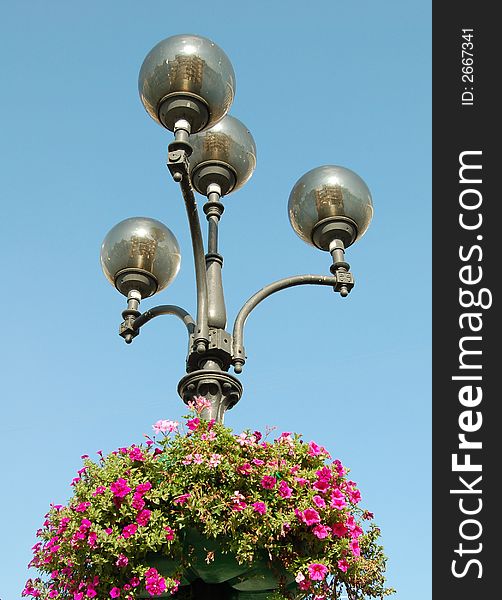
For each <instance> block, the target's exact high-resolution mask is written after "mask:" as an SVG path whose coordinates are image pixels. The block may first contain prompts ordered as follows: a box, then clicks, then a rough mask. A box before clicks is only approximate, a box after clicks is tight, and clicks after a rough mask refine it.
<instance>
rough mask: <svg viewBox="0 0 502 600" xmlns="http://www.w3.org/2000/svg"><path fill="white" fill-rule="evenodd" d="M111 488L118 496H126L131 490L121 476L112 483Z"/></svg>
mask: <svg viewBox="0 0 502 600" xmlns="http://www.w3.org/2000/svg"><path fill="white" fill-rule="evenodd" d="M110 490H111V491H112V492H113V495H114V496H115V497H116V498H124V497H125V496H127V494H128V493H129V492H130V491H131V488H130V487H129V486H128V485H127V481H126V480H125V479H122V478H121V477H120V478H119V479H117V481H115V482H113V483H112V484H111V485H110Z"/></svg>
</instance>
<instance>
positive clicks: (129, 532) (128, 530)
mask: <svg viewBox="0 0 502 600" xmlns="http://www.w3.org/2000/svg"><path fill="white" fill-rule="evenodd" d="M136 531H138V526H137V525H136V523H131V524H130V525H126V526H125V527H124V529H122V537H124V538H126V539H127V538H130V537H132V536H133V535H134V534H135V533H136Z"/></svg>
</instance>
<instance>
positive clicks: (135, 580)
mask: <svg viewBox="0 0 502 600" xmlns="http://www.w3.org/2000/svg"><path fill="white" fill-rule="evenodd" d="M129 583H130V584H131V587H133V588H135V587H138V585H139V584H140V583H141V581H140V580H139V579H138V578H137V577H133V578H132V579H130V580H129Z"/></svg>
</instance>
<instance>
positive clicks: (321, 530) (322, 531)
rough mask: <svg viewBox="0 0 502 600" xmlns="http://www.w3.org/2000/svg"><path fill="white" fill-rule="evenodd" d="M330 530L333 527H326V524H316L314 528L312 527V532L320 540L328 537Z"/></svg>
mask: <svg viewBox="0 0 502 600" xmlns="http://www.w3.org/2000/svg"><path fill="white" fill-rule="evenodd" d="M330 532H331V529H330V528H329V527H326V525H316V526H315V527H314V529H312V533H313V534H314V535H315V536H316V537H317V538H319V539H320V540H323V539H324V538H327V537H328V535H329V534H330Z"/></svg>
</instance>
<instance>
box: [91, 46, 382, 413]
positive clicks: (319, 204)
mask: <svg viewBox="0 0 502 600" xmlns="http://www.w3.org/2000/svg"><path fill="white" fill-rule="evenodd" d="M139 92H140V97H141V101H142V103H143V105H144V107H145V109H146V111H147V112H148V114H149V115H150V116H151V117H152V118H153V119H154V120H155V121H157V122H158V123H159V124H160V125H161V126H163V127H165V128H166V129H168V130H170V131H172V132H173V133H174V140H173V141H172V142H171V143H170V144H169V146H168V161H167V166H168V168H169V171H170V173H171V175H172V178H173V180H174V181H175V182H177V183H178V184H179V187H180V190H181V195H182V197H183V200H184V203H185V207H186V211H187V216H188V224H189V229H190V235H191V240H192V247H193V257H194V263H195V277H196V289H197V313H196V316H195V317H192V316H191V315H190V314H189V313H188V312H187V311H186V310H184V309H183V308H181V307H179V306H177V305H171V304H169V305H160V306H156V307H154V308H150V309H148V310H146V311H145V312H143V313H141V312H140V310H139V306H140V302H141V301H142V300H143V299H144V298H148V297H150V296H153V295H154V294H156V293H157V292H160V291H161V290H163V289H164V288H166V287H167V286H168V285H169V284H170V283H171V282H172V280H173V279H174V278H175V276H176V274H177V272H178V269H179V266H180V250H179V245H178V242H177V240H176V238H175V236H174V235H173V233H172V232H171V231H170V230H169V229H168V228H167V227H166V226H165V225H163V224H162V223H160V222H159V221H157V220H154V219H150V218H145V217H140V218H130V219H126V220H124V221H122V222H121V223H119V224H118V225H116V226H115V227H113V228H112V229H111V230H110V232H109V233H108V234H107V236H106V237H105V239H104V242H103V245H102V248H101V264H102V267H103V271H104V273H105V275H106V277H107V279H108V280H109V281H110V283H111V284H112V285H113V286H114V287H115V288H116V289H117V290H118V291H119V292H120V293H122V294H123V295H124V296H126V297H127V308H126V309H125V310H124V311H123V313H122V317H123V319H124V320H123V322H122V324H121V325H120V335H121V336H122V337H123V338H124V340H125V341H126V342H127V343H131V342H132V340H133V339H134V338H135V337H136V336H137V335H138V334H139V332H140V330H141V328H142V327H143V326H144V325H145V324H146V323H147V322H148V321H150V320H151V319H153V318H154V317H156V316H159V315H166V314H171V315H175V316H177V317H179V318H180V319H182V320H183V322H184V323H185V325H186V329H187V334H188V354H187V358H186V375H185V376H184V377H183V378H182V379H181V381H180V382H179V384H178V393H179V395H180V396H181V398H182V399H183V400H184V401H185V402H188V401H190V400H191V399H192V398H193V397H194V396H203V397H205V398H206V399H208V400H209V401H210V403H211V406H210V408H207V409H206V411H205V414H204V415H203V416H204V417H205V418H207V419H215V420H216V421H219V422H222V421H223V416H224V413H225V411H226V410H228V409H230V408H232V407H233V406H234V405H235V404H236V403H237V402H238V401H239V399H240V398H241V395H242V384H241V382H240V381H239V379H238V378H237V377H236V376H235V375H232V374H230V373H229V372H228V371H229V369H230V367H232V366H233V368H234V371H235V373H236V374H239V373H240V372H241V371H242V368H243V366H244V363H245V361H246V354H245V350H244V326H245V323H246V319H247V317H248V316H249V314H250V313H251V311H252V310H253V309H254V308H255V307H256V306H257V305H258V304H259V303H260V302H261V301H262V300H264V299H265V298H267V297H268V296H270V295H271V294H273V293H275V292H278V291H280V290H283V289H286V288H289V287H293V286H297V285H307V284H309V285H312V284H313V285H324V286H330V287H332V288H333V290H334V291H335V292H338V293H339V294H340V295H341V296H342V297H345V296H347V295H348V293H349V292H350V290H351V289H352V287H353V286H354V278H353V276H352V274H351V273H350V267H349V264H348V263H347V262H346V261H345V251H346V249H347V248H348V247H349V246H350V245H352V244H353V243H354V242H356V241H357V240H358V239H359V238H360V237H361V236H362V235H363V234H364V233H365V231H366V229H367V228H368V226H369V224H370V221H371V218H372V214H373V205H372V200H371V194H370V192H369V190H368V188H367V186H366V184H365V183H364V181H363V180H362V179H361V178H360V177H359V176H358V175H357V174H356V173H354V172H353V171H351V170H349V169H346V168H344V167H340V166H322V167H318V168H315V169H312V170H311V171H309V172H308V173H306V174H305V175H303V176H302V177H301V178H300V179H299V180H298V181H297V182H296V184H295V186H294V187H293V190H292V191H291V194H290V196H289V204H288V211H289V219H290V222H291V225H292V227H293V229H294V230H295V232H296V233H297V234H298V236H299V237H300V238H301V239H302V240H304V241H305V242H306V243H308V244H310V245H312V246H314V247H316V248H319V249H320V250H324V251H326V252H329V253H330V254H331V257H332V264H331V266H330V271H331V275H296V276H292V277H286V278H284V279H281V280H279V281H275V282H274V283H271V284H269V285H266V286H265V287H263V288H262V289H261V290H259V291H258V292H257V293H256V294H254V295H253V296H251V298H249V300H247V302H245V304H244V305H243V306H242V308H241V309H240V311H239V313H238V315H237V317H236V319H235V322H234V325H233V329H232V332H231V333H230V331H227V314H226V308H225V300H224V292H223V284H222V265H223V257H222V255H221V254H220V252H219V250H218V235H219V222H220V220H221V218H222V215H223V212H224V204H223V202H222V200H223V199H224V198H225V197H226V196H227V195H229V194H231V193H233V192H235V191H237V190H238V189H239V188H241V187H242V186H243V185H244V184H245V183H246V182H247V181H248V180H249V178H250V177H251V175H252V173H253V171H254V168H255V165H256V147H255V143H254V140H253V137H252V135H251V133H250V132H249V131H248V130H247V128H246V127H245V126H244V125H243V124H242V123H241V121H239V120H238V119H236V118H235V117H233V116H230V115H229V114H228V111H229V109H230V106H231V104H232V101H233V98H234V93H235V75H234V71H233V68H232V65H231V63H230V61H229V59H228V57H227V56H226V54H225V53H224V52H223V51H222V50H221V49H220V48H219V47H218V46H217V45H216V44H214V43H213V42H212V41H211V40H209V39H207V38H204V37H201V36H196V35H176V36H173V37H169V38H167V39H165V40H163V41H161V42H160V43H158V44H157V45H156V46H155V47H154V48H153V49H152V50H151V51H150V52H149V54H148V55H147V56H146V58H145V60H144V62H143V65H142V67H141V71H140V74H139ZM195 192H197V193H198V194H200V195H201V196H202V197H205V199H206V200H205V203H204V205H203V211H204V214H205V216H206V219H207V223H208V225H207V227H208V235H207V248H206V249H205V247H204V241H203V237H202V231H201V224H200V220H199V215H198V210H197V201H196V197H195Z"/></svg>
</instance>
